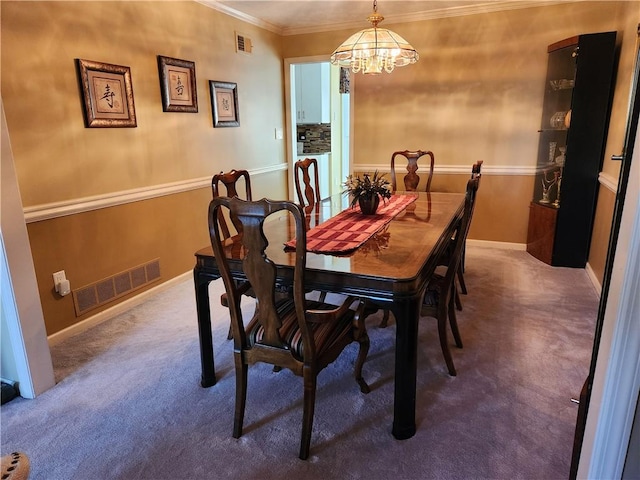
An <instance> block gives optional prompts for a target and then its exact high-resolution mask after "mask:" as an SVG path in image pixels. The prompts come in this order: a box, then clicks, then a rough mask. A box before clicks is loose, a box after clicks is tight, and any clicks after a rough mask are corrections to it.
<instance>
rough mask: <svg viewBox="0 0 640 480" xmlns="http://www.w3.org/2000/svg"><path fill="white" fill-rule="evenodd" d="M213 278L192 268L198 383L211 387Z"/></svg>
mask: <svg viewBox="0 0 640 480" xmlns="http://www.w3.org/2000/svg"><path fill="white" fill-rule="evenodd" d="M212 280H213V278H211V276H210V275H207V274H206V273H204V272H202V271H200V270H199V269H198V267H196V268H194V269H193V283H194V285H195V290H196V310H197V312H198V336H199V338H200V362H201V363H202V377H201V379H200V385H202V386H203V387H205V388H206V387H211V386H213V385H215V384H216V371H215V365H214V363H213V336H212V334H211V309H210V305H209V283H211V281H212Z"/></svg>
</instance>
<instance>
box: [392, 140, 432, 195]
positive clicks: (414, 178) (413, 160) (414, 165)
mask: <svg viewBox="0 0 640 480" xmlns="http://www.w3.org/2000/svg"><path fill="white" fill-rule="evenodd" d="M399 155H401V156H403V157H405V158H406V159H407V162H408V163H407V174H406V175H405V176H404V189H405V191H406V192H415V191H417V190H418V184H419V183H420V176H419V175H418V174H417V173H416V172H417V171H418V159H419V158H420V157H423V156H425V155H428V156H429V158H430V160H431V161H430V163H429V176H428V177H427V184H426V187H425V190H424V191H425V192H430V191H431V179H432V178H433V164H434V163H435V158H434V156H433V152H431V151H425V150H416V151H410V150H404V151H397V152H393V154H392V155H391V189H392V191H393V192H395V191H396V190H397V182H396V168H395V159H396V157H397V156H399Z"/></svg>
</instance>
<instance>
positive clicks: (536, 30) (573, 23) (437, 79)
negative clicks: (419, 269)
mask: <svg viewBox="0 0 640 480" xmlns="http://www.w3.org/2000/svg"><path fill="white" fill-rule="evenodd" d="M380 12H381V13H382V14H383V15H384V5H381V6H380ZM639 21H640V2H577V3H574V2H567V3H564V4H559V5H547V6H543V7H534V8H524V9H516V10H509V11H504V12H496V13H489V14H478V15H469V16H464V17H451V18H444V19H436V20H425V21H419V22H413V23H404V24H397V25H394V24H390V23H389V24H383V26H386V27H388V28H391V29H392V30H394V31H396V32H397V33H399V34H400V35H402V36H403V37H404V38H406V39H407V40H408V41H409V42H411V44H412V45H413V46H414V47H415V48H416V49H417V50H418V52H419V53H420V60H419V61H418V63H416V64H415V65H411V66H408V67H404V68H401V69H398V70H396V71H394V72H393V74H391V75H387V74H381V75H379V76H363V75H355V76H354V77H352V85H353V87H354V88H353V92H354V97H355V112H354V133H353V141H354V163H355V166H356V168H357V167H358V164H362V165H380V169H381V170H383V169H384V168H388V165H389V159H390V156H391V153H392V152H393V151H394V150H403V149H429V150H432V151H433V152H434V154H435V157H436V165H440V166H452V167H458V166H466V165H469V166H470V165H471V164H472V163H473V162H475V161H476V160H480V159H481V160H484V166H483V173H484V174H485V176H484V178H483V183H482V186H481V188H480V193H479V198H478V204H477V210H476V212H477V213H476V214H475V215H474V221H473V224H472V228H471V231H470V232H469V236H470V238H475V239H482V240H494V241H505V242H515V243H526V238H527V223H528V216H529V202H530V200H531V196H532V193H533V178H532V177H531V176H530V175H525V176H523V175H510V174H504V173H505V171H506V172H508V171H509V170H511V171H514V169H515V170H516V171H517V169H518V168H524V169H527V168H529V169H533V168H534V167H535V163H536V158H537V148H538V133H537V130H538V129H539V128H540V115H541V113H542V97H543V93H544V80H545V75H546V68H547V46H548V45H549V44H551V43H554V42H557V41H559V40H562V39H564V38H569V37H572V36H574V35H579V34H584V33H597V32H605V31H617V32H618V36H617V43H618V45H619V47H620V62H619V66H618V74H617V81H616V87H615V96H614V99H613V107H612V116H611V125H610V130H609V136H608V142H607V147H606V152H605V160H604V164H603V172H604V173H605V174H606V175H608V176H609V177H611V178H613V180H614V182H615V180H617V178H618V171H619V164H617V163H615V162H611V161H610V160H609V158H610V156H611V154H614V153H619V152H620V151H621V148H622V143H623V139H624V131H625V125H626V116H627V106H628V100H629V87H630V82H631V75H632V71H633V63H634V60H635V58H634V57H635V55H634V50H635V45H636V27H637V25H638V22H639ZM385 23H386V22H385ZM364 27H365V22H364V21H363V27H362V28H364ZM351 33H353V31H351V30H348V31H347V30H345V31H342V32H338V33H336V32H331V33H316V34H309V35H298V36H291V37H285V39H284V45H283V54H284V56H285V58H289V57H301V56H304V55H322V54H329V53H331V50H333V48H335V47H336V46H337V45H338V44H339V43H340V42H341V41H342V40H343V39H345V38H347V36H348V35H350V34H351ZM436 177H437V176H436ZM457 183H459V185H460V188H464V180H460V181H458V182H457ZM432 188H433V189H434V190H435V189H438V188H439V186H438V181H437V179H434V183H433V185H432ZM600 191H601V194H600V195H601V197H602V196H603V195H604V196H606V195H607V193H606V192H608V191H607V190H606V188H601V189H600ZM609 193H610V192H609ZM611 208H612V205H611V202H608V204H607V203H605V205H602V206H601V207H600V208H599V209H598V215H597V217H596V225H595V230H596V231H597V232H598V234H597V235H594V238H593V244H592V248H591V255H590V262H591V261H593V263H594V266H593V268H594V271H595V273H596V275H597V277H598V279H599V280H600V281H601V280H602V264H603V259H604V257H605V256H606V251H607V242H608V231H609V229H610V226H611V225H610V224H611Z"/></svg>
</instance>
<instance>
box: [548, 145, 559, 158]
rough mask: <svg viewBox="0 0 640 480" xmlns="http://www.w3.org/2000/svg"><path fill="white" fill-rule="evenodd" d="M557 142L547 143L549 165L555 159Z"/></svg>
mask: <svg viewBox="0 0 640 480" xmlns="http://www.w3.org/2000/svg"><path fill="white" fill-rule="evenodd" d="M557 145H558V142H549V163H553V162H554V161H555V159H556V146H557Z"/></svg>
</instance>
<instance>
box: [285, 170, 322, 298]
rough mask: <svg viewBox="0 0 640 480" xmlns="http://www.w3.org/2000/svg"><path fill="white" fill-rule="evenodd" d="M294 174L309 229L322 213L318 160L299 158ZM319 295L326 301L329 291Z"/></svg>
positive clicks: (299, 200)
mask: <svg viewBox="0 0 640 480" xmlns="http://www.w3.org/2000/svg"><path fill="white" fill-rule="evenodd" d="M293 175H294V183H295V186H296V193H297V195H298V202H299V204H300V206H302V208H303V210H304V213H305V220H306V225H307V229H309V226H310V217H311V215H312V214H314V213H315V215H316V217H317V218H316V222H317V221H318V218H319V215H320V180H319V174H318V160H316V159H315V158H305V159H304V160H298V161H297V162H296V163H294V164H293ZM300 182H302V185H301V184H300ZM318 295H319V297H318V300H319V301H321V302H324V300H325V298H326V296H327V292H318Z"/></svg>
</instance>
